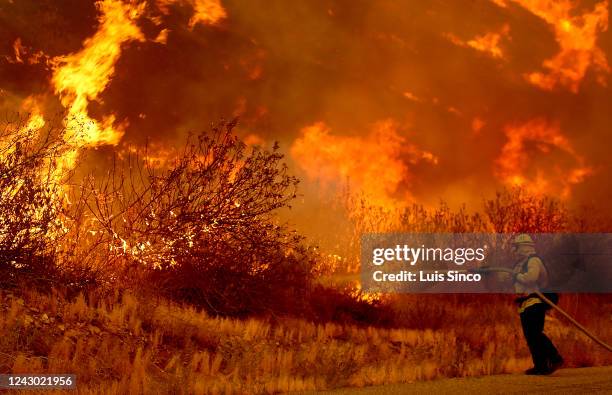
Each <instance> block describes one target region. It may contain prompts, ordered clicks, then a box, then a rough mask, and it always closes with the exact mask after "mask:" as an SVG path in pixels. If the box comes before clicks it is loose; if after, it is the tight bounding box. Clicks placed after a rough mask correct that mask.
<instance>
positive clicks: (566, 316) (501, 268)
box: [472, 267, 612, 352]
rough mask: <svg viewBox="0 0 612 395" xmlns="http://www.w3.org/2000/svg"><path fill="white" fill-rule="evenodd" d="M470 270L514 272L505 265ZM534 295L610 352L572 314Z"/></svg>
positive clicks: (541, 294)
mask: <svg viewBox="0 0 612 395" xmlns="http://www.w3.org/2000/svg"><path fill="white" fill-rule="evenodd" d="M472 271H474V272H479V273H487V272H500V273H510V274H514V270H512V269H508V268H505V267H483V268H478V269H473V270H472ZM534 293H535V294H536V295H538V297H539V298H540V299H542V301H544V302H545V303H546V304H548V305H549V306H550V307H552V308H553V309H555V310H557V311H558V312H559V313H561V315H562V316H563V317H565V318H566V319H567V320H568V321H569V322H571V323H572V324H573V325H574V326H575V327H576V328H578V329H579V330H580V331H581V332H582V333H584V334H585V335H587V336H588V337H589V338H590V339H591V340H593V341H594V342H595V343H597V344H599V345H600V346H602V347H603V348H605V349H606V350H608V351H610V352H612V347H610V345H608V344H606V343H604V342H603V341H602V340H600V339H598V338H597V336H595V335H594V334H592V333H591V332H589V331H588V330H587V329H586V328H585V327H584V326H582V325H580V323H578V321H576V320H575V319H574V318H572V316H570V315H569V314H568V313H566V312H565V311H564V310H563V309H562V308H561V307H559V306H557V305H556V304H554V303H553V302H552V301H551V300H550V299H548V298H547V297H546V296H544V294H543V293H542V292H540V291H535V292H534Z"/></svg>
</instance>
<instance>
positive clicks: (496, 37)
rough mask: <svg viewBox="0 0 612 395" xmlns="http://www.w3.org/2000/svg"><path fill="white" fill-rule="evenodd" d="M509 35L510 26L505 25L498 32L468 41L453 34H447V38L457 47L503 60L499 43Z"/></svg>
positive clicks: (488, 33)
mask: <svg viewBox="0 0 612 395" xmlns="http://www.w3.org/2000/svg"><path fill="white" fill-rule="evenodd" d="M509 33H510V26H508V25H504V26H502V28H501V29H500V30H499V31H498V32H487V33H485V34H483V35H481V36H476V37H474V38H473V39H471V40H468V41H463V40H461V39H460V38H458V37H457V36H455V35H453V34H447V35H446V37H447V38H448V39H449V40H450V41H451V42H452V43H453V44H455V45H458V46H460V47H469V48H472V49H475V50H476V51H479V52H482V53H485V54H487V55H489V56H491V57H494V58H500V59H501V58H503V57H504V52H503V51H502V49H501V48H500V47H499V43H500V41H501V39H502V38H508V36H509Z"/></svg>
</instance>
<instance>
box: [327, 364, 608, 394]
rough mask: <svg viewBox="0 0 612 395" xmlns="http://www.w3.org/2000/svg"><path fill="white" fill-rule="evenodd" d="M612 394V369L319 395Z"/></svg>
mask: <svg viewBox="0 0 612 395" xmlns="http://www.w3.org/2000/svg"><path fill="white" fill-rule="evenodd" d="M322 393H325V394H336V395H340V394H351V395H354V394H358V395H361V394H363V395H376V394H551V393H556V394H564V395H565V394H612V366H606V367H596V368H580V369H561V370H559V371H557V372H555V373H554V374H553V375H551V376H525V375H521V374H511V375H496V376H485V377H470V378H454V379H443V380H434V381H426V382H416V383H406V384H392V385H383V386H376V387H365V388H341V389H338V390H334V391H321V392H317V394H322Z"/></svg>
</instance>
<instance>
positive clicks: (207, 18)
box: [156, 0, 227, 29]
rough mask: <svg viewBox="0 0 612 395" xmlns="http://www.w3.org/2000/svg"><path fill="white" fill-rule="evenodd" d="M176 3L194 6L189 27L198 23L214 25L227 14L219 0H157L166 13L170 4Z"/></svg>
mask: <svg viewBox="0 0 612 395" xmlns="http://www.w3.org/2000/svg"><path fill="white" fill-rule="evenodd" d="M175 3H183V4H188V5H190V6H191V7H192V8H193V15H192V16H191V19H189V28H191V29H193V27H194V26H195V25H197V24H198V23H202V24H207V25H214V24H216V23H218V22H219V21H220V20H221V19H223V18H225V17H226V16H227V13H226V12H225V9H224V8H223V6H222V5H221V2H220V1H219V0H157V2H156V4H157V7H158V8H159V9H160V10H161V11H162V12H163V13H164V14H168V13H169V6H170V5H171V4H175Z"/></svg>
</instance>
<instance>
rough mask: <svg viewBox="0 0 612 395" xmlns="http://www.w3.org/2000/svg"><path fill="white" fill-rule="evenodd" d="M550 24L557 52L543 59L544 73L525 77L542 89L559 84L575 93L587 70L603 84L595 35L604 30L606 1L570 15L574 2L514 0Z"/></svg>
mask: <svg viewBox="0 0 612 395" xmlns="http://www.w3.org/2000/svg"><path fill="white" fill-rule="evenodd" d="M514 1H515V2H516V3H518V4H520V5H521V6H522V7H524V8H525V9H527V10H528V11H529V12H531V13H533V14H534V15H536V16H538V17H540V18H542V19H543V20H544V21H545V22H547V23H548V24H550V25H551V26H552V27H553V29H554V33H555V39H556V41H557V43H558V44H559V52H558V53H557V54H556V55H555V56H554V57H553V58H551V59H547V60H545V61H544V62H543V64H542V67H543V68H544V69H546V70H547V72H533V73H529V74H527V75H526V76H525V77H526V78H527V80H528V81H529V82H530V83H532V84H534V85H536V86H538V87H540V88H542V89H545V90H552V89H554V88H555V87H556V86H561V87H564V88H567V89H569V90H570V91H572V92H574V93H576V92H578V89H579V87H580V82H581V81H582V79H583V78H584V76H585V74H586V72H587V70H588V69H589V68H592V69H593V70H594V71H595V72H596V73H597V78H598V82H599V83H600V84H602V85H605V74H607V73H609V72H610V67H609V66H608V61H607V59H606V55H605V54H604V52H603V51H602V50H601V49H600V48H599V47H598V46H597V34H598V33H599V32H604V31H606V30H608V5H609V4H608V1H607V0H605V1H602V2H600V3H597V4H596V5H595V7H594V9H593V11H591V12H586V13H584V14H582V15H572V12H573V11H574V9H575V8H576V5H575V4H573V3H572V2H571V1H558V0H514Z"/></svg>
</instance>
